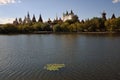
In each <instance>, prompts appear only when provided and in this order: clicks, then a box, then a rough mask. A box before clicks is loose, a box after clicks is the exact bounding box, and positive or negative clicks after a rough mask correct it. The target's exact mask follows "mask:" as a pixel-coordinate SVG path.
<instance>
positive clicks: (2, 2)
mask: <svg viewBox="0 0 120 80" xmlns="http://www.w3.org/2000/svg"><path fill="white" fill-rule="evenodd" d="M13 3H21V0H0V5H6V4H13Z"/></svg>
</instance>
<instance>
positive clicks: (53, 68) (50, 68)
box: [44, 64, 65, 71]
mask: <svg viewBox="0 0 120 80" xmlns="http://www.w3.org/2000/svg"><path fill="white" fill-rule="evenodd" d="M64 67H65V64H47V65H46V66H44V69H46V70H48V71H58V70H60V69H61V68H64Z"/></svg>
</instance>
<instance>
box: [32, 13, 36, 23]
mask: <svg viewBox="0 0 120 80" xmlns="http://www.w3.org/2000/svg"><path fill="white" fill-rule="evenodd" d="M32 22H36V18H35V15H34V14H33V18H32Z"/></svg>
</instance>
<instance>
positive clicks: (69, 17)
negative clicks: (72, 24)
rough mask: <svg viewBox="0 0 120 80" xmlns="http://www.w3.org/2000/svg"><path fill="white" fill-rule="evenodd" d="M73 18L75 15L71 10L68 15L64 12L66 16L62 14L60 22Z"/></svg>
mask: <svg viewBox="0 0 120 80" xmlns="http://www.w3.org/2000/svg"><path fill="white" fill-rule="evenodd" d="M73 16H75V15H74V13H73V11H72V10H71V12H70V13H68V11H66V14H65V13H63V17H62V20H63V22H65V21H66V20H71V19H72V18H73Z"/></svg>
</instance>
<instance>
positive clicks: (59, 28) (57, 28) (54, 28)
mask: <svg viewBox="0 0 120 80" xmlns="http://www.w3.org/2000/svg"><path fill="white" fill-rule="evenodd" d="M53 31H54V32H60V31H61V26H60V24H55V25H54V26H53Z"/></svg>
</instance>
